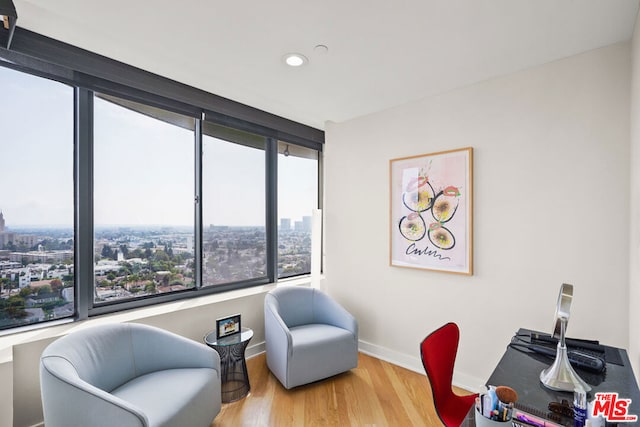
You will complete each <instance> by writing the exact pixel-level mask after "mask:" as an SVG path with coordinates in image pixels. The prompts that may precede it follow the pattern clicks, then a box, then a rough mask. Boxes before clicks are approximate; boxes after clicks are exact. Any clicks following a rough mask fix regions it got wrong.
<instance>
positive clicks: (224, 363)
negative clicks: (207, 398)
mask: <svg viewBox="0 0 640 427" xmlns="http://www.w3.org/2000/svg"><path fill="white" fill-rule="evenodd" d="M251 338H253V331H252V330H251V329H250V328H242V330H241V331H240V333H239V334H235V335H231V336H229V337H223V338H220V339H216V332H215V331H213V332H210V333H208V334H207V335H206V336H205V337H204V342H205V344H207V345H208V346H209V347H211V348H213V349H214V350H215V351H217V352H218V354H219V355H220V370H221V371H222V372H221V375H220V383H221V387H222V402H223V403H229V402H235V401H236V400H240V399H242V398H243V397H245V396H246V395H247V394H249V390H251V386H250V385H249V375H248V374H247V362H246V360H245V358H244V351H245V349H246V348H247V345H248V344H249V341H250V340H251Z"/></svg>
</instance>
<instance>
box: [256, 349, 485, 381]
mask: <svg viewBox="0 0 640 427" xmlns="http://www.w3.org/2000/svg"><path fill="white" fill-rule="evenodd" d="M358 350H360V351H361V352H362V353H364V354H367V355H369V356H372V357H375V358H376V359H380V360H384V361H385V362H389V363H392V364H394V365H397V366H400V367H402V368H405V369H408V370H410V371H413V372H417V373H419V374H422V375H424V376H425V377H426V376H427V375H426V373H425V372H424V367H423V366H422V360H420V358H419V357H418V356H409V355H407V354H404V353H400V352H398V351H395V350H391V349H389V348H386V347H382V346H379V345H376V344H372V343H370V342H367V341H362V340H360V341H358ZM265 351H266V349H265V344H264V341H263V342H260V343H257V344H254V345H252V346H249V347H247V350H246V351H245V356H246V358H247V359H250V358H252V357H255V356H257V355H259V354H262V353H264V352H265ZM453 385H455V386H456V387H460V388H463V389H465V390H469V391H471V392H474V393H478V392H480V391H481V388H482V387H483V386H484V380H482V379H481V378H477V377H474V376H473V375H467V374H465V373H463V372H454V373H453Z"/></svg>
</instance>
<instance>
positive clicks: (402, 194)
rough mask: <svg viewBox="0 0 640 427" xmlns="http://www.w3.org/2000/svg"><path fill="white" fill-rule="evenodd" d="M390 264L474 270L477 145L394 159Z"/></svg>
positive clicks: (390, 165) (430, 268) (459, 272)
mask: <svg viewBox="0 0 640 427" xmlns="http://www.w3.org/2000/svg"><path fill="white" fill-rule="evenodd" d="M389 169H390V185H391V191H390V195H391V200H390V211H391V245H390V246H391V247H390V265H391V266H394V267H408V268H419V269H424V270H436V271H442V272H447V273H458V274H466V275H471V274H473V210H472V207H473V148H471V147H468V148H461V149H457V150H450V151H441V152H438V153H431V154H421V155H418V156H411V157H403V158H399V159H392V160H390V162H389Z"/></svg>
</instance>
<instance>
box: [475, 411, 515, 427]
mask: <svg viewBox="0 0 640 427" xmlns="http://www.w3.org/2000/svg"><path fill="white" fill-rule="evenodd" d="M496 426H511V418H509V419H508V420H506V421H496V420H491V419H489V418H487V417H485V416H484V415H482V414H481V413H480V411H479V410H478V408H476V427H496Z"/></svg>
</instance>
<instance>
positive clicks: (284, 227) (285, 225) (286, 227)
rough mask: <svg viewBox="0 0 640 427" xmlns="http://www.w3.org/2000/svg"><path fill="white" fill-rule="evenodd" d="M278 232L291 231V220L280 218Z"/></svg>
mask: <svg viewBox="0 0 640 427" xmlns="http://www.w3.org/2000/svg"><path fill="white" fill-rule="evenodd" d="M280 231H291V218H280Z"/></svg>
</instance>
